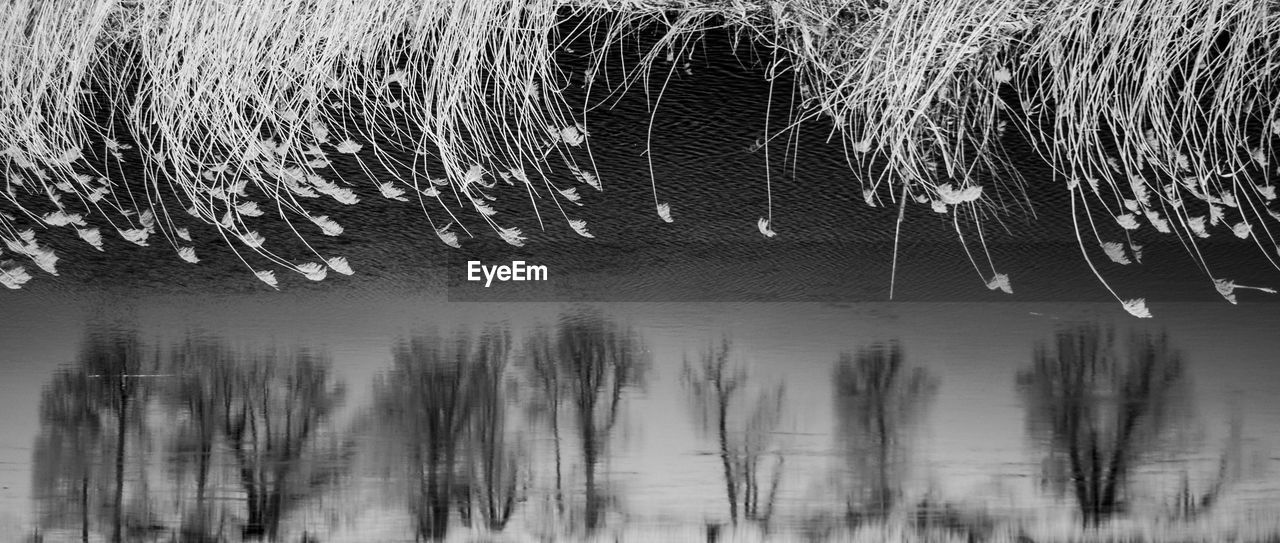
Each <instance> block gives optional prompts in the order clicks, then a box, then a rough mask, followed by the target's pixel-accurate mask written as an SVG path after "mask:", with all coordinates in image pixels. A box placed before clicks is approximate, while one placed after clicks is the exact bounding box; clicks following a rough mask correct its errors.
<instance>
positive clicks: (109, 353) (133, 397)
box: [34, 324, 150, 543]
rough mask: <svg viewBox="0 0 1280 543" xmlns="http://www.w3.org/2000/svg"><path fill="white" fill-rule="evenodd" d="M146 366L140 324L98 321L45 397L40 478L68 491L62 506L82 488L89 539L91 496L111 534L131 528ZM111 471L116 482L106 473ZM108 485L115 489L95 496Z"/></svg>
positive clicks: (79, 507) (53, 492)
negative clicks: (132, 448)
mask: <svg viewBox="0 0 1280 543" xmlns="http://www.w3.org/2000/svg"><path fill="white" fill-rule="evenodd" d="M144 367H147V366H145V365H144V353H143V347H142V343H141V341H140V340H139V338H138V334H137V332H136V331H133V330H125V329H121V328H116V327H112V326H108V325H102V324H91V325H90V326H89V327H88V330H87V332H86V334H85V339H84V340H83V341H82V342H81V344H80V352H79V355H78V357H77V361H76V364H75V365H74V366H73V367H72V368H69V369H68V370H66V371H61V372H58V373H57V374H56V375H55V377H54V380H53V382H52V383H50V385H49V386H48V387H47V388H46V389H45V394H44V397H43V398H42V400H41V407H40V417H41V419H40V420H41V424H42V434H41V436H40V437H39V438H38V440H37V448H38V449H40V452H41V454H40V455H38V456H37V457H36V458H35V459H34V460H35V464H36V468H35V474H36V477H35V481H34V482H35V483H36V488H42V489H44V490H45V491H46V492H48V493H49V495H50V496H51V497H58V498H61V499H62V503H59V504H58V505H59V506H62V505H69V504H68V503H65V502H66V500H65V498H67V497H69V495H75V496H76V501H75V503H76V506H75V507H72V508H69V509H68V510H76V511H79V512H80V523H79V524H80V532H81V539H82V540H86V541H87V540H88V538H89V534H90V526H89V524H90V516H91V515H90V510H91V508H90V502H91V501H93V502H96V503H97V504H98V507H97V509H98V510H99V511H100V512H101V513H100V514H101V516H105V517H106V518H107V522H108V525H109V526H110V535H109V541H112V542H114V543H119V542H121V541H124V540H125V537H126V536H127V535H128V534H127V533H126V532H125V529H126V520H127V519H126V518H125V503H124V497H125V485H126V481H125V470H126V461H127V458H128V455H129V447H128V445H129V439H130V437H131V436H133V437H134V441H135V442H137V441H140V439H141V436H145V432H144V431H143V413H144V408H145V406H146V401H147V391H148V390H149V388H150V386H149V385H148V384H147V381H146V378H147V377H150V375H148V374H146V373H144ZM108 458H109V459H108ZM55 466H56V467H55ZM107 466H111V467H110V468H109V469H108V468H107ZM58 472H61V473H58ZM108 473H109V474H110V475H108ZM107 477H110V479H111V481H110V482H109V483H108V482H107V481H105V480H104V479H106V478H107ZM91 486H94V487H97V489H99V490H98V491H95V490H94V489H93V488H91ZM106 488H109V490H106V491H103V490H102V489H106ZM73 489H74V490H73ZM108 492H109V497H108V496H101V497H98V498H96V499H92V500H91V498H92V497H94V496H95V495H100V494H107V493H108ZM94 516H98V515H94Z"/></svg>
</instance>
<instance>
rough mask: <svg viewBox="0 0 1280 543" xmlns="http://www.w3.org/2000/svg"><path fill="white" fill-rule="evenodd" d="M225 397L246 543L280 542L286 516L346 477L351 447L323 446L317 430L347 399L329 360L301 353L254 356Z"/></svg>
mask: <svg viewBox="0 0 1280 543" xmlns="http://www.w3.org/2000/svg"><path fill="white" fill-rule="evenodd" d="M246 362H247V363H245V364H241V365H240V366H239V367H238V368H236V375H235V377H234V378H233V381H232V383H233V386H232V388H231V389H230V391H229V393H228V394H226V395H225V397H224V400H223V412H222V416H223V419H224V424H223V434H224V436H225V437H226V439H227V442H228V444H229V448H230V449H231V453H232V456H233V460H234V462H235V466H236V471H237V472H238V476H239V481H240V487H241V490H242V491H243V492H244V495H245V509H246V516H247V519H246V522H245V524H244V526H243V527H242V529H241V535H242V537H243V538H244V539H246V540H257V539H267V540H275V539H276V538H277V537H278V535H279V529H280V521H281V520H282V518H283V516H284V515H285V514H286V513H288V512H289V511H290V510H292V509H293V508H294V507H296V506H297V505H298V504H300V503H303V501H304V500H306V499H307V498H309V497H311V496H312V495H313V494H314V493H316V492H318V491H320V490H322V489H324V488H326V487H327V486H328V485H330V484H331V483H332V482H334V481H336V480H337V479H338V477H340V476H341V474H342V473H343V471H344V469H345V466H346V461H347V459H348V458H349V453H348V451H349V450H350V444H349V443H345V444H342V445H339V446H338V447H337V449H336V450H326V449H322V448H321V447H320V443H319V442H318V441H317V433H319V432H320V431H321V430H322V429H324V428H325V426H326V425H327V424H328V422H329V421H330V418H331V416H332V414H333V413H334V411H335V410H336V409H337V408H338V407H339V406H340V405H341V403H342V400H343V398H344V397H345V388H344V387H343V385H342V384H340V383H338V384H335V383H333V382H332V380H331V378H330V373H329V363H328V360H327V358H324V357H322V356H320V355H318V354H315V353H312V352H309V351H306V350H298V351H295V352H292V353H287V354H286V353H279V352H271V353H266V354H260V355H258V356H255V357H252V358H251V359H249V360H247V361H246Z"/></svg>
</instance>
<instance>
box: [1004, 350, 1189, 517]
mask: <svg viewBox="0 0 1280 543" xmlns="http://www.w3.org/2000/svg"><path fill="white" fill-rule="evenodd" d="M1182 375H1183V371H1182V359H1181V355H1180V353H1178V352H1177V351H1175V350H1173V349H1172V347H1171V346H1170V344H1169V341H1168V338H1167V337H1166V336H1150V335H1143V334H1133V335H1132V336H1131V337H1130V341H1129V343H1128V349H1127V350H1126V351H1124V352H1121V351H1120V350H1119V348H1118V347H1117V345H1116V341H1115V333H1114V332H1113V331H1111V330H1105V331H1104V330H1102V329H1100V328H1099V327H1097V326H1081V327H1077V328H1074V329H1070V330H1064V331H1062V332H1059V333H1058V334H1057V335H1056V336H1055V339H1054V342H1053V346H1052V347H1049V346H1047V345H1045V344H1043V343H1042V344H1040V345H1038V346H1037V347H1036V350H1035V353H1034V359H1033V362H1032V366H1031V368H1030V369H1028V370H1025V371H1023V372H1020V373H1019V375H1018V386H1019V389H1020V391H1021V393H1022V396H1023V399H1024V402H1025V403H1026V405H1027V408H1028V419H1027V420H1028V432H1029V433H1030V435H1031V436H1032V437H1033V438H1035V439H1036V440H1037V441H1039V442H1041V443H1042V444H1044V446H1045V447H1046V448H1047V449H1048V457H1047V458H1046V461H1045V465H1046V466H1047V467H1048V468H1049V469H1047V472H1048V473H1050V474H1055V473H1058V474H1062V475H1063V476H1065V477H1062V476H1051V477H1049V478H1048V480H1047V481H1046V482H1047V483H1048V484H1049V485H1051V486H1052V487H1053V488H1055V489H1057V491H1059V492H1064V491H1069V492H1070V494H1071V495H1072V497H1073V498H1074V500H1075V502H1076V505H1077V507H1078V508H1079V510H1080V514H1081V520H1082V522H1083V523H1084V524H1085V525H1086V526H1097V525H1099V524H1101V523H1102V522H1104V521H1106V520H1107V519H1110V518H1112V517H1114V516H1115V515H1117V514H1119V513H1121V512H1123V511H1124V510H1125V508H1126V505H1127V504H1126V502H1125V493H1126V490H1127V485H1128V481H1129V475H1130V473H1131V472H1132V471H1133V468H1134V465H1135V463H1137V462H1139V461H1140V459H1141V457H1142V456H1143V455H1144V454H1146V453H1148V452H1150V451H1152V450H1155V449H1156V448H1158V443H1157V442H1158V439H1159V438H1160V437H1161V436H1162V435H1163V434H1164V433H1165V432H1166V431H1167V430H1169V429H1171V428H1172V427H1173V422H1174V420H1175V416H1176V415H1177V414H1178V408H1177V406H1176V405H1175V403H1174V402H1175V401H1176V399H1177V396H1178V392H1179V387H1181V386H1183V380H1182Z"/></svg>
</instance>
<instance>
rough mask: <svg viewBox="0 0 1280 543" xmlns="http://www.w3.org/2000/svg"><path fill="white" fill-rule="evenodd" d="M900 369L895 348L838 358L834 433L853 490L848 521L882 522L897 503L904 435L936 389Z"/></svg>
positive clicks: (924, 375)
mask: <svg viewBox="0 0 1280 543" xmlns="http://www.w3.org/2000/svg"><path fill="white" fill-rule="evenodd" d="M905 366H906V363H905V356H904V354H903V350H902V348H901V346H900V345H899V344H898V343H897V342H888V343H880V344H874V345H872V346H870V347H867V348H863V349H860V350H859V351H858V352H857V354H850V353H842V354H841V355H840V359H839V360H838V361H837V362H836V366H835V372H834V384H835V403H836V417H837V421H838V426H837V432H836V433H837V437H838V438H839V439H840V440H841V443H842V444H843V446H844V447H845V449H846V451H847V458H846V461H847V463H848V470H849V475H850V481H849V482H850V483H851V484H852V486H853V489H852V490H851V491H850V494H849V496H848V498H847V503H846V509H847V514H848V516H849V518H850V520H851V521H852V520H855V519H856V518H858V517H860V516H863V515H869V516H871V517H873V518H885V517H887V516H888V515H889V514H890V513H891V512H892V511H893V509H894V507H895V506H896V504H897V502H898V501H899V499H900V495H901V486H902V483H903V481H904V479H905V478H906V466H907V464H908V456H909V447H908V445H907V441H908V437H909V436H908V431H909V430H911V429H912V427H913V426H914V425H915V424H916V423H917V422H918V420H919V418H920V416H921V415H922V414H923V413H924V411H925V410H926V408H927V406H928V405H929V404H930V403H931V402H932V399H933V397H934V395H935V394H936V392H937V388H938V384H937V380H936V379H934V378H933V377H931V376H930V375H929V374H928V372H927V371H925V370H924V369H923V368H916V369H914V370H912V371H907V369H906V367H905Z"/></svg>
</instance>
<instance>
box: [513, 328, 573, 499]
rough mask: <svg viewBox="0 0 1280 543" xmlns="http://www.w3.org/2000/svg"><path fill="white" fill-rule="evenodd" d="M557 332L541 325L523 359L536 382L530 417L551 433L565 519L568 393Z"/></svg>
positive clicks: (531, 336) (557, 490) (558, 493)
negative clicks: (563, 419) (563, 414)
mask: <svg viewBox="0 0 1280 543" xmlns="http://www.w3.org/2000/svg"><path fill="white" fill-rule="evenodd" d="M556 349H557V347H556V336H555V332H554V331H553V330H552V329H551V328H550V327H548V326H545V325H539V326H537V327H535V328H534V329H533V331H532V332H531V333H530V334H529V337H528V339H527V340H526V342H525V345H524V352H523V356H522V357H521V358H520V360H521V364H522V365H523V366H524V370H525V372H526V376H527V377H528V379H529V380H530V381H532V383H533V388H534V389H535V390H536V392H537V393H536V394H535V395H534V396H533V398H532V399H531V400H530V401H529V402H528V411H529V416H530V418H531V419H532V420H534V421H540V422H546V424H547V426H548V427H549V428H550V430H551V445H552V455H553V461H554V470H555V480H554V485H555V487H554V496H553V499H554V501H555V508H556V514H558V515H560V516H564V514H565V500H564V454H563V449H562V447H563V446H562V442H561V435H560V411H561V405H562V404H563V403H564V399H565V390H564V387H563V386H562V384H561V382H560V381H561V379H560V377H561V375H560V373H561V371H560V367H559V366H558V364H557V362H556V361H557V356H556Z"/></svg>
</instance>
